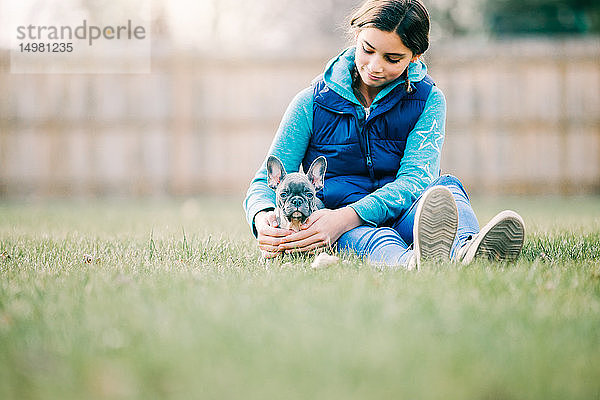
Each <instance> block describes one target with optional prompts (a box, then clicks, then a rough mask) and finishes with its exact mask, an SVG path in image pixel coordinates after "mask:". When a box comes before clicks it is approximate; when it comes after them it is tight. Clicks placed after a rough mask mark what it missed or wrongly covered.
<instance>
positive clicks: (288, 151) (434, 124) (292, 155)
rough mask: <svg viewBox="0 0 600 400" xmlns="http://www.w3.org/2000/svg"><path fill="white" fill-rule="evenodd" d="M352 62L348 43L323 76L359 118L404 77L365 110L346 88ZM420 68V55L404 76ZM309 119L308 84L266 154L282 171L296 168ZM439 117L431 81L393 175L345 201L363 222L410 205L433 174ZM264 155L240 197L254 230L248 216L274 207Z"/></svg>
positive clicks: (414, 76) (416, 74) (439, 98)
mask: <svg viewBox="0 0 600 400" xmlns="http://www.w3.org/2000/svg"><path fill="white" fill-rule="evenodd" d="M353 62H354V58H353V48H349V49H347V50H345V51H344V52H342V53H341V54H340V55H339V56H338V57H337V58H335V59H333V60H332V61H330V62H329V64H328V66H327V67H326V71H325V74H324V79H325V82H326V83H327V84H328V85H330V87H332V88H333V90H336V92H338V93H339V94H340V95H342V96H343V97H344V98H347V99H348V100H350V101H351V102H352V103H353V104H355V106H356V110H357V115H358V116H359V117H360V118H363V119H364V118H365V117H366V112H368V111H372V110H373V109H374V108H375V107H377V104H378V102H379V101H380V100H381V99H382V98H384V97H385V96H386V95H387V94H388V93H389V92H391V90H392V89H393V88H394V87H395V86H396V85H398V84H402V83H403V82H404V81H401V80H398V81H397V82H393V83H391V84H389V85H388V86H387V87H386V88H385V89H384V90H382V91H381V92H380V93H379V94H378V95H377V97H376V98H375V99H374V101H373V103H372V104H371V107H370V110H369V109H367V110H366V109H365V108H363V106H362V105H361V104H360V102H359V101H358V100H357V99H356V97H355V95H354V93H353V91H352V89H351V80H350V81H349V79H351V77H350V72H349V71H350V68H351V67H353ZM426 71H427V68H426V67H425V64H424V63H422V62H420V61H419V62H417V63H411V65H410V66H409V75H408V76H409V79H410V80H411V81H418V80H420V79H423V77H424V76H425V74H426ZM312 119H313V89H312V87H308V88H306V89H304V90H302V91H301V92H300V93H298V94H297V95H296V96H295V97H294V99H293V100H292V102H291V103H290V105H289V106H288V108H287V110H286V112H285V114H284V115H283V118H282V120H281V123H280V125H279V128H278V129H277V133H276V134H275V138H274V139H273V142H272V143H271V146H270V148H269V151H268V153H267V157H268V155H275V156H277V157H278V158H279V159H280V160H281V161H282V163H283V165H284V167H285V169H286V171H288V172H292V171H298V170H299V168H300V166H301V164H302V159H303V157H304V154H305V153H306V149H307V147H308V144H309V142H310V137H311V134H312V125H313V124H312V123H313V121H312ZM445 120H446V101H445V98H444V95H443V93H442V91H441V90H440V89H439V88H438V87H437V86H434V87H433V88H432V90H431V92H430V94H429V97H428V98H427V101H426V103H425V107H424V109H423V112H422V113H421V116H420V117H419V119H418V121H417V123H416V124H415V126H414V128H413V130H412V131H411V132H410V133H409V135H408V139H407V142H406V149H405V151H404V156H403V157H402V160H401V162H400V168H399V169H398V172H397V174H396V179H395V180H394V181H392V182H390V183H388V184H387V185H384V186H383V187H381V188H379V189H377V190H375V191H374V192H372V193H371V194H369V195H367V196H365V197H363V198H362V199H360V200H359V201H357V202H355V203H353V204H350V205H349V207H352V208H353V209H354V211H356V213H357V214H358V216H359V217H360V218H361V219H362V220H363V221H364V223H366V224H368V225H372V226H378V225H380V224H382V223H384V222H385V221H388V220H390V219H393V218H396V217H398V216H399V215H401V214H402V213H403V212H404V211H406V210H407V209H408V208H409V207H410V206H411V205H412V203H413V202H414V201H415V199H416V198H417V197H418V196H419V195H420V194H421V192H422V191H423V189H424V188H425V187H426V186H427V185H429V184H430V183H431V182H432V181H433V180H434V179H435V178H436V177H437V176H439V171H440V158H441V150H442V145H443V142H444V136H445V129H444V128H445ZM267 157H265V161H263V163H262V165H261V166H260V168H259V169H258V171H257V172H256V174H255V176H254V179H253V180H252V182H251V183H250V187H249V188H248V191H247V194H246V198H245V200H244V209H245V211H246V219H247V221H248V223H249V224H250V226H251V227H252V230H253V233H254V234H255V235H256V229H255V227H254V217H255V216H256V214H257V213H258V212H260V211H262V210H269V209H273V208H275V192H274V191H273V189H271V188H269V186H268V185H267V170H266V158H267ZM325 184H327V183H325Z"/></svg>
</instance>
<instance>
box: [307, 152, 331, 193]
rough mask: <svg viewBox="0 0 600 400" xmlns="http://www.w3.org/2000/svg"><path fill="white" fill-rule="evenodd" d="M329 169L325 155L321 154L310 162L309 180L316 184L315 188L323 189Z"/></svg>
mask: <svg viewBox="0 0 600 400" xmlns="http://www.w3.org/2000/svg"><path fill="white" fill-rule="evenodd" d="M326 169H327V160H326V159H325V157H323V156H319V157H317V158H316V159H315V161H313V162H312V164H310V168H309V169H308V173H307V174H306V175H307V176H308V180H309V181H311V182H312V184H313V185H315V190H317V191H319V190H321V189H323V186H324V185H325V170H326Z"/></svg>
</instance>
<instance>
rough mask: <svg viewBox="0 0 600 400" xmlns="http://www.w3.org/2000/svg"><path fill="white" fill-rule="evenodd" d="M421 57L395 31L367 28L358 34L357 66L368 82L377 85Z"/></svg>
mask: <svg viewBox="0 0 600 400" xmlns="http://www.w3.org/2000/svg"><path fill="white" fill-rule="evenodd" d="M418 58H419V56H418V55H414V54H413V53H412V51H410V49H409V48H408V47H406V46H405V45H404V43H402V40H401V39H400V37H399V36H398V34H396V33H395V32H384V31H381V30H379V29H377V28H365V29H362V30H361V31H360V32H359V33H358V35H357V37H356V54H355V62H356V68H357V69H358V73H359V74H360V77H361V79H362V81H363V83H364V84H365V85H367V86H370V87H373V88H377V87H381V86H384V85H386V84H387V83H390V82H391V81H393V80H394V79H396V78H398V77H399V76H400V75H402V73H403V72H404V70H405V69H406V68H407V67H408V64H409V63H410V62H411V61H416V60H417V59H418Z"/></svg>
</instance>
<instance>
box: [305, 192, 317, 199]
mask: <svg viewBox="0 0 600 400" xmlns="http://www.w3.org/2000/svg"><path fill="white" fill-rule="evenodd" d="M305 194H306V197H307V198H309V199H312V198H313V197H314V196H315V195H314V194H312V192H306V193H305Z"/></svg>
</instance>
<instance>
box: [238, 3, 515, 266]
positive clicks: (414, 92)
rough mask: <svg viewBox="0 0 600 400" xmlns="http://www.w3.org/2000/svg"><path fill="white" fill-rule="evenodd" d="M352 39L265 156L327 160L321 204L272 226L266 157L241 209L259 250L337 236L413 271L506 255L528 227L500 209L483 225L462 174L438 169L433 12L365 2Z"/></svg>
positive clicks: (286, 249)
mask: <svg viewBox="0 0 600 400" xmlns="http://www.w3.org/2000/svg"><path fill="white" fill-rule="evenodd" d="M350 31H351V33H352V37H353V41H354V42H355V43H354V46H352V47H350V48H347V49H345V50H344V51H342V52H341V53H340V54H339V55H338V56H337V57H335V58H334V59H332V60H331V61H330V62H329V63H328V64H327V66H326V67H325V72H324V73H323V75H322V76H320V77H318V78H317V79H315V81H313V83H312V84H311V86H310V87H308V88H306V89H304V90H302V91H301V92H300V93H299V94H298V95H297V96H296V97H295V98H294V99H293V101H292V103H291V104H290V105H289V107H288V109H287V111H286V113H285V115H284V116H283V120H282V122H281V125H280V127H279V129H278V131H277V134H276V136H275V139H274V140H273V143H272V145H271V148H270V149H269V152H268V155H275V156H277V157H278V158H279V159H280V160H281V161H282V162H283V164H284V167H285V169H286V170H287V171H297V170H298V169H299V167H300V165H302V166H303V168H304V170H307V168H308V166H309V165H310V164H311V163H312V161H313V160H314V159H315V158H317V157H318V156H319V155H323V156H325V157H326V159H327V164H328V166H327V173H326V176H325V187H324V189H323V190H322V191H321V192H319V193H318V196H319V198H321V200H323V203H324V204H325V207H326V208H325V209H322V210H318V211H316V212H315V213H313V214H312V215H311V216H310V218H309V219H308V220H307V221H306V222H305V223H304V224H303V226H302V230H301V231H299V232H296V233H294V232H291V231H288V230H285V229H280V228H278V226H277V222H276V218H275V215H274V213H273V209H274V207H275V206H276V205H275V194H274V192H273V190H272V189H270V188H269V187H268V186H267V171H266V163H263V165H262V166H261V168H260V169H259V170H258V171H257V173H256V175H255V177H254V179H253V180H252V182H251V184H250V187H249V189H248V192H247V195H246V199H245V202H244V208H245V211H246V216H247V220H248V222H249V224H250V226H251V227H252V230H253V233H254V235H255V236H256V237H257V240H258V247H259V249H260V250H261V253H262V255H263V256H264V257H265V258H271V257H276V256H277V255H278V254H281V253H294V252H309V251H313V250H315V249H318V248H321V247H327V246H331V245H332V244H334V243H337V247H338V249H339V250H352V251H354V252H356V253H357V254H358V255H360V256H365V257H367V258H368V260H369V261H371V262H373V263H378V264H384V265H389V266H405V267H407V268H413V267H419V265H420V263H421V261H422V260H423V259H428V258H431V259H452V260H455V261H459V262H463V263H469V262H471V261H472V260H474V259H475V258H477V257H488V258H490V259H495V260H499V261H503V260H514V259H516V258H517V256H518V255H519V253H520V251H521V248H522V245H523V239H524V224H523V220H522V219H521V217H520V216H519V215H518V214H516V213H515V212H513V211H503V212H501V213H500V214H498V215H497V216H496V217H494V218H493V219H492V220H491V221H490V222H489V223H488V224H487V225H486V226H484V228H483V229H481V231H480V230H479V225H478V222H477V218H476V217H475V214H474V212H473V209H472V208H471V204H470V202H469V198H468V196H467V193H466V192H465V190H464V188H463V186H462V184H461V183H460V181H459V180H458V179H457V178H455V177H453V176H449V175H444V176H439V173H440V156H441V150H442V144H443V142H444V134H445V133H444V130H445V118H446V104H445V99H444V96H443V94H442V91H441V90H440V89H439V88H438V87H437V86H435V83H434V82H433V80H432V79H431V77H429V75H427V67H426V65H425V63H424V62H423V61H422V60H421V56H422V55H423V53H424V52H425V51H426V50H427V48H428V47H429V15H428V13H427V10H426V9H425V6H424V5H423V4H422V3H421V1H420V0H367V1H366V2H365V3H364V4H363V5H362V6H361V7H360V8H359V9H358V10H357V11H356V12H355V13H354V15H353V16H352V17H351V19H350Z"/></svg>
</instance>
